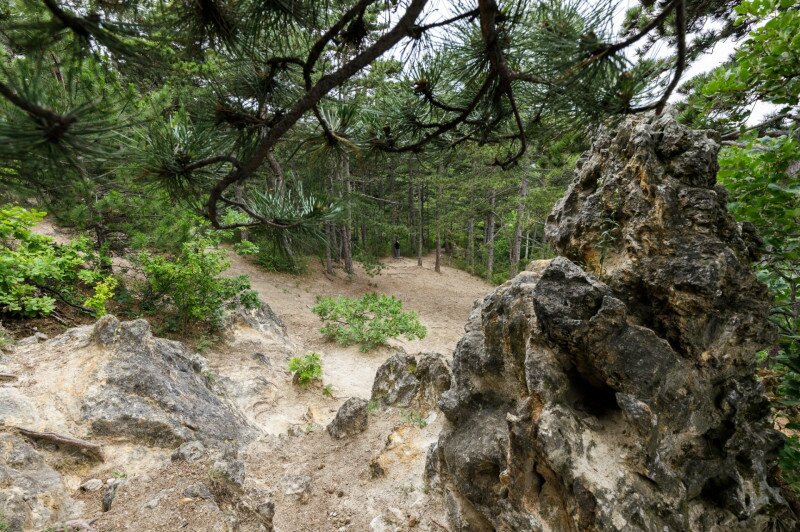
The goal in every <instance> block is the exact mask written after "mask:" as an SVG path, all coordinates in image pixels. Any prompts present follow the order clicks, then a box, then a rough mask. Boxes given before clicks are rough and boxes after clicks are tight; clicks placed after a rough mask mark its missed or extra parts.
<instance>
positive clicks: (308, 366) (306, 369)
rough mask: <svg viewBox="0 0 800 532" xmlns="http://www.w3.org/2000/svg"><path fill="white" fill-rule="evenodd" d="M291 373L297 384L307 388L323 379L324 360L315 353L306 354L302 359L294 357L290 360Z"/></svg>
mask: <svg viewBox="0 0 800 532" xmlns="http://www.w3.org/2000/svg"><path fill="white" fill-rule="evenodd" d="M289 371H290V372H292V373H293V374H294V380H295V382H297V383H298V384H301V385H303V386H305V385H306V384H309V383H311V382H314V381H318V380H320V379H322V360H321V359H320V357H319V355H318V354H317V353H314V352H311V353H306V354H305V355H303V356H302V357H292V358H291V359H290V360H289ZM323 393H324V392H323Z"/></svg>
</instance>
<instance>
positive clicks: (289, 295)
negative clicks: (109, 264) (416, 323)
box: [228, 253, 492, 398]
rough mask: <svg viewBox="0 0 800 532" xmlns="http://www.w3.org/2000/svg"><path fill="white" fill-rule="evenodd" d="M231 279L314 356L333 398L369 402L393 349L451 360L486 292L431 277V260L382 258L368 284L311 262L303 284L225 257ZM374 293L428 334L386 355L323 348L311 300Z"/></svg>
mask: <svg viewBox="0 0 800 532" xmlns="http://www.w3.org/2000/svg"><path fill="white" fill-rule="evenodd" d="M230 255H231V261H232V266H231V268H230V270H229V271H228V273H229V274H231V275H241V274H247V275H249V276H250V283H251V285H252V287H253V289H255V290H257V291H258V293H259V295H260V296H261V299H262V300H264V301H266V302H267V303H269V305H270V307H272V310H274V311H275V313H277V314H278V316H280V317H281V318H282V319H283V321H284V322H285V323H286V327H287V330H288V333H289V337H290V338H291V339H292V340H293V341H294V342H295V344H296V345H297V347H298V350H299V351H303V352H305V351H315V352H317V353H319V354H320V356H321V357H322V365H323V371H324V381H325V382H326V383H330V384H332V385H333V390H334V394H335V395H336V396H343V397H350V396H358V397H364V398H368V397H369V394H370V391H371V389H372V381H373V379H374V377H375V371H376V370H377V369H378V367H379V366H380V365H381V364H382V363H383V361H384V360H386V358H387V357H389V356H390V355H391V354H392V352H393V349H392V347H402V348H403V349H405V350H406V352H408V353H411V354H415V353H418V352H438V353H442V354H444V355H447V356H450V355H452V352H453V350H454V349H455V347H456V343H457V342H458V340H459V339H460V338H461V336H463V334H464V324H465V323H466V322H467V318H468V317H469V313H470V311H471V310H472V306H473V304H474V302H475V300H476V299H478V298H482V297H483V296H484V295H486V294H487V293H488V292H489V291H490V290H491V289H492V286H491V285H489V284H488V283H486V282H485V281H483V280H481V279H479V278H477V277H475V276H472V275H470V274H468V273H466V272H464V271H461V270H458V269H455V268H450V267H448V266H442V268H441V270H442V273H436V272H435V271H434V270H433V265H434V260H433V256H432V255H431V256H426V257H423V261H422V264H423V265H422V267H419V266H417V261H416V259H410V258H400V259H392V258H387V259H385V261H384V264H385V265H386V267H385V268H384V269H383V270H382V271H381V274H380V275H377V276H375V277H369V276H368V275H367V274H366V273H365V272H364V270H363V269H362V268H361V267H360V266H356V275H355V276H354V277H353V278H352V279H348V278H347V276H346V275H345V274H344V273H343V272H342V271H341V270H336V271H337V276H336V277H334V278H328V277H327V276H326V275H325V274H324V273H323V268H322V265H321V264H320V263H319V262H317V261H314V262H312V263H311V264H310V265H309V269H308V272H307V273H306V274H304V275H302V276H293V275H288V274H279V273H272V272H265V271H264V270H263V269H261V268H259V267H258V265H256V264H253V263H252V262H251V261H249V260H248V259H245V258H242V257H239V256H237V255H235V254H234V253H231V254H230ZM369 292H377V293H381V294H388V295H392V296H395V297H397V298H398V299H400V301H402V302H403V308H404V309H406V310H414V311H416V312H417V314H418V315H419V317H420V320H421V321H422V323H423V324H424V325H425V326H426V327H427V329H428V335H427V336H426V337H425V338H424V339H422V340H414V341H407V340H404V339H399V340H393V341H392V342H391V344H390V347H387V348H381V349H375V350H373V351H371V352H369V353H362V352H360V351H359V349H358V346H350V347H342V346H339V345H337V344H335V343H333V342H330V341H328V340H327V339H326V338H325V337H324V336H323V335H322V334H321V333H320V332H319V329H320V327H321V325H322V323H321V322H320V320H319V318H318V317H317V316H316V315H315V314H314V313H313V312H311V307H312V306H313V305H314V303H315V302H316V298H317V297H318V296H334V295H344V296H348V297H358V296H362V295H364V294H367V293H369Z"/></svg>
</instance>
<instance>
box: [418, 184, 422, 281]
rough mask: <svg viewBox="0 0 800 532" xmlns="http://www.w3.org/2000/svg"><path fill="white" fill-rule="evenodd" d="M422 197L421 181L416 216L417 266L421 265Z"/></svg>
mask: <svg viewBox="0 0 800 532" xmlns="http://www.w3.org/2000/svg"><path fill="white" fill-rule="evenodd" d="M422 202H423V199H422V183H420V184H419V213H418V215H417V218H418V220H417V221H418V226H419V235H418V236H417V266H422V208H423V204H422Z"/></svg>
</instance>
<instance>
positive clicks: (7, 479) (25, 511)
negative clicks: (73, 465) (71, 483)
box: [0, 433, 75, 530]
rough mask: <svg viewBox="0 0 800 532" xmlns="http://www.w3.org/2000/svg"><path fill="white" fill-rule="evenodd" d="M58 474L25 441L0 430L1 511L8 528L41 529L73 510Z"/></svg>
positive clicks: (61, 518) (71, 502)
mask: <svg viewBox="0 0 800 532" xmlns="http://www.w3.org/2000/svg"><path fill="white" fill-rule="evenodd" d="M74 506H75V503H74V502H73V501H72V499H71V498H70V497H69V495H68V494H67V490H66V488H65V486H64V482H63V480H62V478H61V475H60V474H59V473H58V472H57V471H56V470H54V469H53V468H52V467H50V466H49V465H48V464H47V462H46V461H45V459H44V458H43V457H42V456H41V454H39V452H37V451H36V449H34V448H33V447H32V446H31V445H30V444H29V443H28V442H27V441H25V440H24V439H22V438H21V437H19V436H16V435H13V434H6V433H0V514H1V515H2V516H3V524H4V525H5V526H6V527H8V528H7V530H43V529H45V528H46V527H47V525H49V524H50V523H53V522H58V521H61V520H65V519H67V518H70V517H74V515H72V514H73V513H74V512H75V510H74V508H73V507H74Z"/></svg>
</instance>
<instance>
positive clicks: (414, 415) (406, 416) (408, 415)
mask: <svg viewBox="0 0 800 532" xmlns="http://www.w3.org/2000/svg"><path fill="white" fill-rule="evenodd" d="M403 421H405V422H406V423H408V424H409V425H414V426H415V427H417V428H419V429H424V428H425V427H427V426H428V421H427V420H426V419H425V418H424V417H422V414H420V413H419V412H417V411H415V410H406V411H405V412H403Z"/></svg>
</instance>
